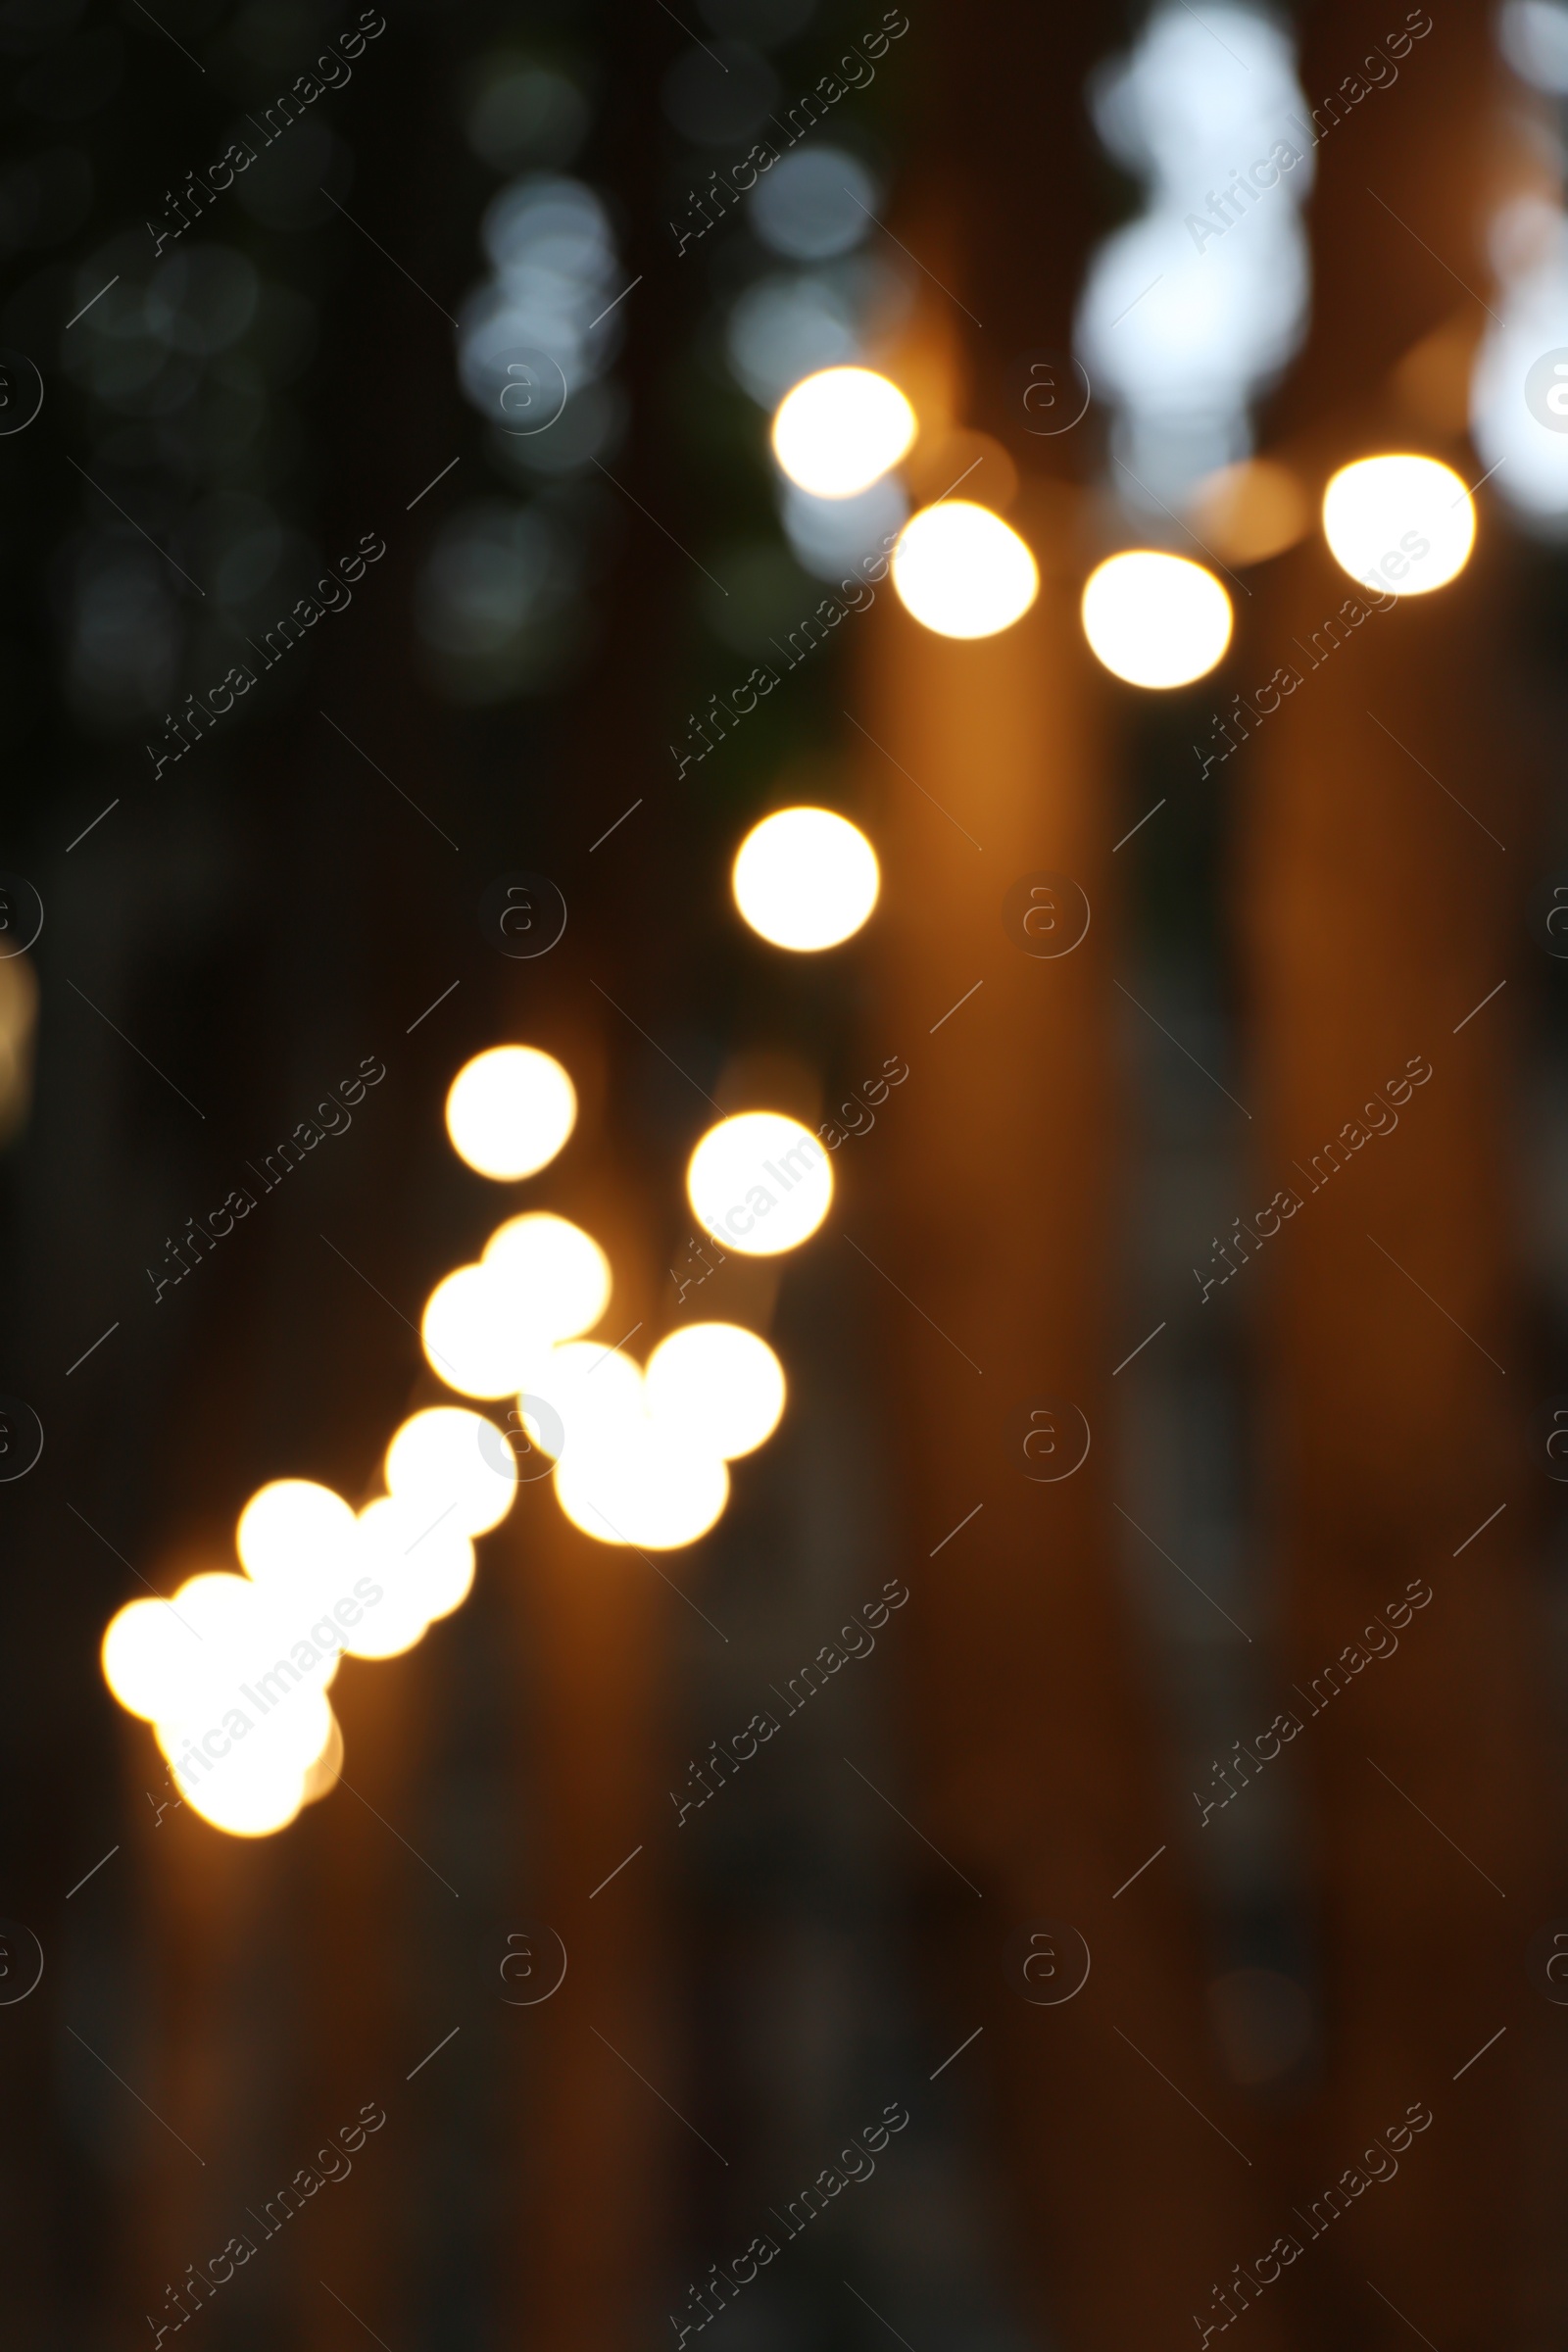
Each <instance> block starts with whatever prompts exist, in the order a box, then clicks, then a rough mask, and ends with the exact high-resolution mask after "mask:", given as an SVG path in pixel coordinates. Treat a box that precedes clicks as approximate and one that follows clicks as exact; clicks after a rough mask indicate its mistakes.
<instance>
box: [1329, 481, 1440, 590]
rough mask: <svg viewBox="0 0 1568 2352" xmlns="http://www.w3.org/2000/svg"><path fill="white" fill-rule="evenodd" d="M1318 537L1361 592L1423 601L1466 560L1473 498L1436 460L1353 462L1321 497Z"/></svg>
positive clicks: (1330, 484)
mask: <svg viewBox="0 0 1568 2352" xmlns="http://www.w3.org/2000/svg"><path fill="white" fill-rule="evenodd" d="M1323 536H1324V537H1325V539H1327V541H1328V543H1329V550H1330V553H1331V554H1332V555H1333V557H1334V560H1335V562H1336V563H1337V564H1339V565H1340V566H1341V568H1342V569H1343V570H1345V571H1348V573H1349V575H1350V577H1351V579H1352V580H1357V581H1359V582H1360V583H1361V585H1362V586H1363V587H1367V588H1372V589H1375V590H1377V591H1378V592H1379V593H1380V594H1383V595H1388V594H1389V593H1390V592H1391V591H1392V592H1393V594H1394V595H1396V596H1429V595H1430V594H1431V593H1432V591H1433V589H1434V588H1444V587H1446V585H1447V583H1448V581H1449V580H1451V579H1454V578H1456V577H1457V575H1458V574H1459V573H1460V572H1461V571H1463V569H1464V567H1465V565H1466V564H1467V563H1468V562H1469V561H1470V550H1471V549H1472V547H1474V545H1475V540H1476V509H1475V501H1474V500H1473V499H1472V497H1471V496H1470V493H1469V491H1468V490H1467V489H1466V488H1465V486H1464V484H1463V482H1462V481H1461V480H1460V479H1459V476H1458V475H1457V474H1456V473H1455V472H1454V471H1453V469H1452V467H1451V466H1442V465H1440V464H1439V463H1438V461H1437V459H1436V458H1415V457H1386V458H1360V459H1358V460H1357V461H1356V463H1355V464H1354V465H1353V466H1342V467H1341V468H1340V470H1339V472H1338V473H1337V474H1335V476H1334V478H1333V480H1332V481H1331V482H1330V483H1329V486H1328V488H1327V489H1326V490H1325V491H1324V493H1323Z"/></svg>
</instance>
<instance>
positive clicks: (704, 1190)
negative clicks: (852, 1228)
mask: <svg viewBox="0 0 1568 2352" xmlns="http://www.w3.org/2000/svg"><path fill="white" fill-rule="evenodd" d="M686 1196H687V1199H688V1200H689V1201H691V1204H692V1206H693V1208H694V1209H695V1210H696V1212H697V1215H698V1219H699V1221H700V1222H701V1224H702V1226H703V1228H704V1230H705V1232H708V1233H711V1234H712V1236H713V1237H714V1239H715V1240H716V1241H718V1242H720V1243H722V1245H723V1247H724V1248H725V1249H726V1250H739V1251H740V1252H741V1254H742V1256H744V1257H776V1256H778V1255H779V1253H780V1252H781V1251H782V1250H796V1249H799V1247H800V1245H801V1243H802V1242H804V1241H807V1240H809V1237H810V1236H811V1235H812V1234H813V1233H814V1232H815V1231H816V1229H817V1227H818V1226H819V1225H820V1224H821V1222H822V1219H823V1218H824V1217H825V1216H826V1215H827V1212H828V1209H829V1208H830V1206H831V1205H832V1201H833V1170H832V1167H831V1166H830V1164H829V1162H828V1156H827V1153H826V1152H824V1150H823V1149H822V1146H821V1145H820V1144H819V1143H818V1142H817V1140H816V1138H815V1136H814V1135H812V1133H811V1131H810V1129H809V1127H803V1126H802V1125H801V1123H800V1121H799V1119H791V1118H786V1117H785V1115H784V1113H783V1112H782V1111H778V1110H746V1111H741V1112H739V1113H738V1114H737V1116H736V1117H734V1118H731V1119H721V1120H720V1121H719V1123H718V1125H717V1126H716V1127H711V1128H710V1129H709V1131H708V1133H707V1134H706V1135H705V1136H704V1138H703V1140H702V1142H701V1143H700V1144H699V1145H698V1147H697V1149H696V1151H695V1152H693V1153H692V1156H691V1160H690V1162H689V1164H688V1166H687V1169H686Z"/></svg>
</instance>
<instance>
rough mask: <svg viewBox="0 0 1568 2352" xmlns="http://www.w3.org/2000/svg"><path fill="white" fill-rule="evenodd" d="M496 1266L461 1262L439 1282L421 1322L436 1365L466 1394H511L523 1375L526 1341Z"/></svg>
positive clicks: (429, 1356) (421, 1334) (423, 1337)
mask: <svg viewBox="0 0 1568 2352" xmlns="http://www.w3.org/2000/svg"><path fill="white" fill-rule="evenodd" d="M508 1308H509V1301H508V1297H507V1292H506V1288H505V1286H504V1285H503V1284H502V1283H501V1282H500V1281H498V1279H497V1277H496V1273H495V1270H494V1268H493V1267H490V1266H459V1268H458V1270H457V1272H456V1273H455V1274H449V1275H448V1276H447V1278H446V1280H445V1281H444V1282H438V1283H437V1284H436V1286H435V1289H434V1290H433V1291H432V1292H431V1293H430V1296H429V1298H428V1299H427V1300H426V1301H425V1308H424V1313H423V1315H422V1316H421V1318H420V1321H419V1338H420V1340H421V1342H422V1343H423V1347H424V1352H425V1356H426V1358H427V1359H428V1362H429V1365H430V1369H431V1370H432V1371H433V1372H437V1373H439V1374H440V1376H441V1378H442V1379H443V1380H444V1381H445V1382H446V1384H447V1386H448V1388H451V1389H461V1390H462V1392H463V1394H464V1396H465V1397H505V1396H506V1395H507V1393H508V1392H509V1390H512V1389H515V1387H516V1385H517V1382H518V1380H519V1378H520V1377H521V1368H522V1362H523V1342H522V1337H521V1334H520V1333H519V1331H518V1328H517V1321H516V1317H515V1314H513V1313H510V1312H509V1311H508Z"/></svg>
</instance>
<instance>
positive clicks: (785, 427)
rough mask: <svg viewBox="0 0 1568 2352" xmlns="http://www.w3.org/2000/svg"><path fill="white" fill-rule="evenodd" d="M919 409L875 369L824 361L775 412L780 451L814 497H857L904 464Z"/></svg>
mask: <svg viewBox="0 0 1568 2352" xmlns="http://www.w3.org/2000/svg"><path fill="white" fill-rule="evenodd" d="M915 430H916V426H915V417H914V411H913V410H912V409H911V408H910V406H909V404H908V402H907V400H906V399H905V397H904V394H903V393H902V392H901V391H900V390H899V387H898V385H897V384H890V383H889V381H888V379H887V377H886V376H885V375H878V374H877V373H876V372H875V370H874V369H872V368H823V369H822V370H821V371H820V373H819V374H816V375H809V376H807V377H805V378H804V380H803V381H802V382H800V383H798V384H797V385H796V386H795V388H794V390H793V391H791V392H787V393H786V394H785V396H784V398H783V400H782V401H780V403H779V406H778V413H777V415H776V416H775V417H774V418H773V455H774V456H775V457H776V458H777V460H778V462H779V464H780V466H782V467H783V468H784V471H785V472H786V473H787V474H788V475H789V478H790V480H791V481H792V482H794V483H795V484H796V486H797V488H799V489H801V490H809V492H810V493H811V495H812V496H813V497H814V498H853V497H855V495H856V494H857V492H858V491H861V490H869V489H870V487H871V484H872V483H873V482H876V481H880V480H881V478H882V476H883V474H885V473H886V472H887V471H888V469H889V468H890V467H891V466H896V465H897V464H898V462H899V460H900V459H901V458H902V457H903V456H904V453H905V451H906V450H907V448H908V447H909V444H910V443H911V441H912V440H913V439H914V436H915Z"/></svg>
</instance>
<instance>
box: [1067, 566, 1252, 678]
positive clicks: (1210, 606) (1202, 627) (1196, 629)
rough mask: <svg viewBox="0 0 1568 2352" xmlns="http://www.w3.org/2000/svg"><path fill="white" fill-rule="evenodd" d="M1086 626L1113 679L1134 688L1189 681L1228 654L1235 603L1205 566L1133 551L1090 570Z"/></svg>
mask: <svg viewBox="0 0 1568 2352" xmlns="http://www.w3.org/2000/svg"><path fill="white" fill-rule="evenodd" d="M1083 623H1084V635H1085V636H1086V637H1087V638H1088V640H1089V644H1090V647H1091V650H1092V651H1093V653H1094V654H1095V656H1096V658H1097V659H1098V660H1099V661H1101V662H1103V664H1104V666H1105V667H1106V669H1108V670H1109V671H1110V672H1111V674H1112V676H1114V677H1118V678H1125V679H1126V681H1127V683H1128V684H1129V685H1130V686H1152V687H1165V686H1186V685H1189V684H1191V682H1192V680H1193V679H1194V678H1201V677H1202V676H1204V675H1205V674H1206V672H1207V671H1209V670H1211V669H1212V668H1213V666H1214V664H1215V662H1218V661H1220V660H1221V659H1222V658H1223V656H1224V652H1225V648H1226V647H1227V646H1228V645H1229V643H1230V641H1231V600H1230V598H1229V597H1228V596H1227V595H1226V593H1225V591H1224V589H1223V588H1222V587H1221V586H1220V584H1219V582H1218V580H1216V579H1215V577H1214V575H1213V573H1212V572H1211V571H1205V570H1204V568H1203V566H1202V564H1193V563H1190V562H1189V561H1188V559H1187V558H1186V557H1185V556H1167V555H1162V554H1161V553H1159V551H1158V550H1157V549H1154V548H1132V549H1129V550H1128V552H1127V553H1126V554H1125V555H1120V556H1111V557H1109V558H1107V560H1106V561H1105V562H1104V563H1103V564H1100V565H1099V566H1098V568H1097V569H1096V570H1094V571H1092V572H1091V573H1090V575H1089V579H1088V582H1087V584H1086V586H1085V588H1084V595H1083Z"/></svg>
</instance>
